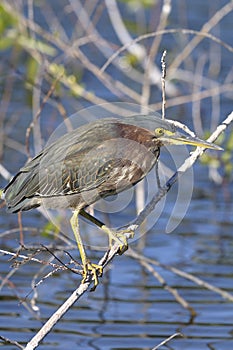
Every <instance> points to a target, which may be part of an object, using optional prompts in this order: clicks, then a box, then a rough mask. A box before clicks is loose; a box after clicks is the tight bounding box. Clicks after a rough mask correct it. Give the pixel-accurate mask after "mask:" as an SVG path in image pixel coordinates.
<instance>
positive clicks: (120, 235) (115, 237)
mask: <svg viewBox="0 0 233 350" xmlns="http://www.w3.org/2000/svg"><path fill="white" fill-rule="evenodd" d="M80 214H81V215H82V216H83V217H85V218H86V219H87V220H89V221H91V222H92V223H93V224H95V225H97V226H98V227H100V228H101V229H102V230H103V231H104V232H105V233H107V235H108V237H109V244H110V246H111V245H112V242H113V241H115V242H117V243H118V244H119V254H123V253H124V252H125V251H126V250H127V249H128V242H127V238H126V236H125V233H130V234H131V238H132V237H133V236H134V232H133V231H129V230H121V231H118V232H114V231H113V230H111V229H110V228H108V227H107V226H106V225H105V224H104V223H103V222H101V221H100V220H98V219H96V218H95V217H94V216H92V215H91V214H89V213H87V212H86V211H85V210H81V211H80Z"/></svg>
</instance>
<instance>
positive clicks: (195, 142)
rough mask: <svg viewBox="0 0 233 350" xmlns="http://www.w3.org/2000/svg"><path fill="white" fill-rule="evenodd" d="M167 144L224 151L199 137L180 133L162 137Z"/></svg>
mask: <svg viewBox="0 0 233 350" xmlns="http://www.w3.org/2000/svg"><path fill="white" fill-rule="evenodd" d="M161 139H164V141H165V142H166V143H167V144H170V145H191V146H196V147H202V148H210V149H215V150H217V151H223V148H221V147H219V146H217V145H215V144H214V143H210V142H207V141H204V140H201V139H199V138H198V137H192V136H186V135H183V134H182V133H180V132H175V133H171V134H170V135H166V136H165V135H164V136H163V137H161Z"/></svg>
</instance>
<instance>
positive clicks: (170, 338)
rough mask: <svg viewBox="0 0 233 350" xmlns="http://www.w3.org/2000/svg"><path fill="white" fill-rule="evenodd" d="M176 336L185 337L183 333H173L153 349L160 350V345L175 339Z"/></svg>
mask: <svg viewBox="0 0 233 350" xmlns="http://www.w3.org/2000/svg"><path fill="white" fill-rule="evenodd" d="M175 337H183V334H182V333H180V332H178V333H174V334H172V335H171V336H170V337H168V338H167V339H165V340H163V341H162V342H161V343H159V344H158V345H156V346H155V347H154V348H153V349H152V350H158V349H159V348H160V346H163V345H166V344H167V343H168V342H169V341H170V340H172V339H174V338H175Z"/></svg>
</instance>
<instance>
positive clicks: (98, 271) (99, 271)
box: [82, 262, 103, 291]
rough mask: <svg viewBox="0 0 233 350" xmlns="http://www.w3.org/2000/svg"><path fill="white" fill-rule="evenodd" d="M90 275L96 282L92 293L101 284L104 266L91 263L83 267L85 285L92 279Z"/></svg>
mask: <svg viewBox="0 0 233 350" xmlns="http://www.w3.org/2000/svg"><path fill="white" fill-rule="evenodd" d="M90 275H92V280H93V281H94V286H93V287H92V288H91V291H94V290H95V289H96V287H97V286H98V284H99V277H102V275H103V266H101V265H98V264H92V263H90V262H88V263H86V265H85V266H84V267H83V279H82V283H85V282H86V281H87V279H89V278H90Z"/></svg>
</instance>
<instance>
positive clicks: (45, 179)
mask: <svg viewBox="0 0 233 350" xmlns="http://www.w3.org/2000/svg"><path fill="white" fill-rule="evenodd" d="M184 144H186V145H194V146H200V147H204V148H212V149H219V147H218V146H216V145H214V144H212V143H208V142H206V141H203V140H201V139H199V138H197V137H190V135H188V134H186V133H184V132H183V131H179V130H178V128H177V127H175V126H174V125H173V124H171V123H169V122H168V121H165V120H162V119H161V118H159V117H157V116H155V115H153V114H150V115H134V116H130V117H127V118H121V119H120V118H106V119H99V120H97V121H95V122H92V123H90V124H86V125H84V126H81V127H79V128H77V129H75V130H73V131H71V132H69V133H67V134H65V135H64V136H62V137H61V138H59V139H58V140H56V141H55V142H54V143H52V144H50V145H49V146H47V147H46V148H44V149H43V150H42V151H41V152H40V153H39V154H38V155H37V156H35V157H34V158H33V159H32V160H30V161H29V162H28V163H27V164H26V165H25V166H24V167H23V168H21V169H20V171H19V172H18V174H17V175H15V176H14V178H13V179H12V180H11V181H10V183H9V184H8V185H7V186H6V188H5V189H4V191H3V198H4V199H5V201H6V204H7V208H8V211H9V212H11V213H17V212H19V211H24V210H29V209H32V208H36V207H39V206H42V205H43V206H45V207H46V208H51V209H58V208H70V209H72V210H73V216H72V218H71V220H70V222H71V226H72V230H73V232H74V236H75V239H76V241H77V245H78V248H79V251H80V256H81V260H82V265H83V280H82V281H85V280H86V277H87V276H88V275H89V273H92V274H93V276H92V278H93V280H94V287H95V286H96V285H97V284H98V277H99V276H101V274H102V267H101V266H99V265H96V264H93V263H91V262H90V261H89V260H88V259H87V257H86V253H85V249H84V246H83V243H82V239H81V236H80V233H79V229H78V215H79V214H81V215H83V216H84V217H86V218H88V219H89V220H91V221H92V222H94V223H95V224H97V225H98V226H100V227H101V228H102V229H103V230H105V231H106V232H107V233H108V235H109V236H110V239H115V240H117V241H118V242H119V241H120V242H121V243H122V246H121V247H120V249H121V251H122V252H123V251H124V250H125V249H127V241H126V239H125V238H124V237H125V236H124V234H120V235H116V234H114V233H113V231H112V230H110V229H108V228H107V227H106V226H105V225H104V224H103V223H101V222H100V221H99V220H97V219H96V218H94V217H92V216H91V215H90V214H88V213H87V212H86V211H85V208H86V207H87V206H88V205H90V204H92V203H95V202H96V201H97V200H98V199H100V198H101V197H107V196H111V195H114V194H116V193H119V192H121V191H124V190H126V189H128V188H129V187H130V186H134V185H135V184H137V183H138V182H139V181H141V180H142V179H143V178H144V177H145V176H146V175H147V174H148V172H149V171H150V170H151V169H152V167H153V166H154V165H155V163H156V162H157V160H158V158H159V154H160V147H161V146H164V145H184ZM119 238H120V239H119ZM122 239H123V241H122Z"/></svg>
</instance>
